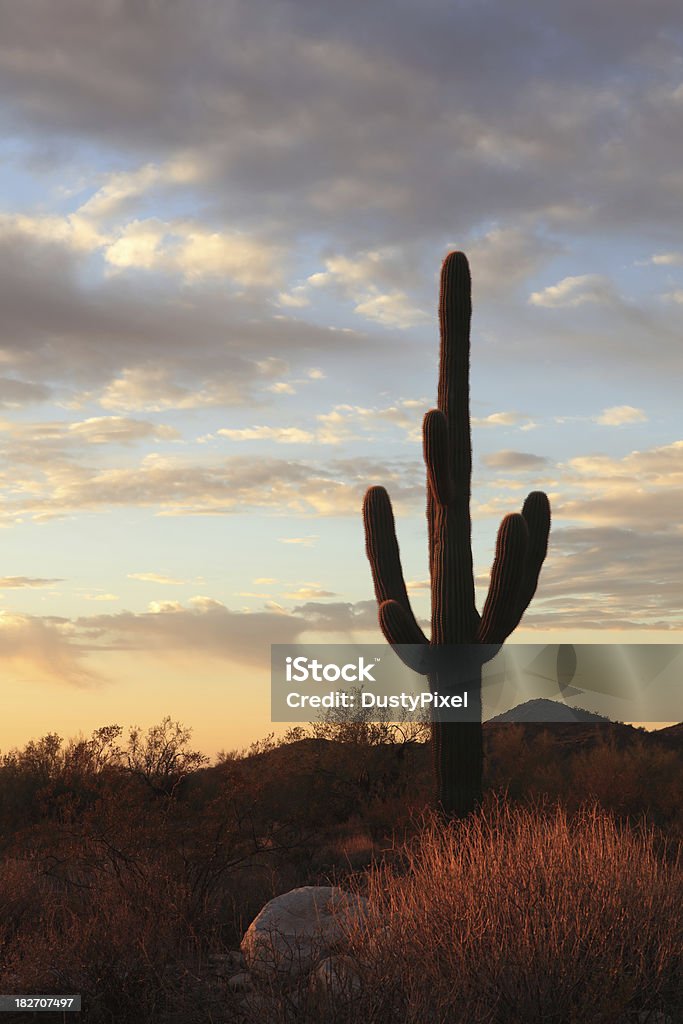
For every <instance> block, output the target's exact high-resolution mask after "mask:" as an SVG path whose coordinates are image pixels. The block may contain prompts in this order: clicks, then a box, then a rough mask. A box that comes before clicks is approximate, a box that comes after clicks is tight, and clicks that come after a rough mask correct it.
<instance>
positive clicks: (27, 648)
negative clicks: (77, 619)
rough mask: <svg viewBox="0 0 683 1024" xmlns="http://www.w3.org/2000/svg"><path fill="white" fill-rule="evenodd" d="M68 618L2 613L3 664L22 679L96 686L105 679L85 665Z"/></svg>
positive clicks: (0, 648)
mask: <svg viewBox="0 0 683 1024" xmlns="http://www.w3.org/2000/svg"><path fill="white" fill-rule="evenodd" d="M70 633H71V630H70V624H69V622H68V620H66V619H40V618H36V617H32V616H29V615H18V614H14V613H11V612H5V611H1V612H0V661H1V662H4V663H5V666H6V667H5V672H6V673H7V674H9V673H10V672H11V673H13V674H15V675H17V676H18V677H19V678H21V679H27V680H30V681H33V680H35V679H39V680H45V681H47V682H52V683H55V682H56V683H66V684H68V685H70V686H78V687H85V686H88V687H89V686H93V685H94V684H96V683H100V682H102V681H103V679H102V677H101V676H100V675H99V674H98V673H96V672H94V671H92V670H91V669H89V668H88V667H87V666H86V665H85V664H84V660H83V659H84V654H85V652H84V651H83V650H81V649H80V648H79V647H78V646H76V645H74V644H73V643H72V641H71V639H70Z"/></svg>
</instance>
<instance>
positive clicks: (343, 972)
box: [310, 953, 362, 1002]
mask: <svg viewBox="0 0 683 1024" xmlns="http://www.w3.org/2000/svg"><path fill="white" fill-rule="evenodd" d="M361 988H362V982H361V977H360V974H359V972H358V964H357V963H356V961H355V960H354V959H353V957H351V956H349V955H348V954H347V953H338V954H337V955H336V956H328V957H325V959H324V960H322V961H321V962H320V963H319V964H318V966H317V967H316V968H315V970H314V971H313V973H312V974H311V978H310V989H311V992H312V993H313V994H314V995H317V996H322V997H323V998H326V999H331V1000H333V1001H334V1002H338V1001H339V1000H343V1001H348V1000H350V999H353V998H354V996H357V995H359V994H360V991H361Z"/></svg>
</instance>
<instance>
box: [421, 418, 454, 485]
mask: <svg viewBox="0 0 683 1024" xmlns="http://www.w3.org/2000/svg"><path fill="white" fill-rule="evenodd" d="M422 433H423V437H424V459H425V465H426V466H427V486H428V487H429V491H430V494H431V496H432V500H433V501H435V502H436V503H437V505H447V504H448V503H449V501H450V500H451V496H452V494H453V484H452V482H451V468H450V456H449V437H448V421H447V420H446V417H445V416H444V414H443V413H442V412H441V411H440V410H439V409H431V410H430V411H429V412H428V413H427V415H426V416H425V418H424V423H423V426H422Z"/></svg>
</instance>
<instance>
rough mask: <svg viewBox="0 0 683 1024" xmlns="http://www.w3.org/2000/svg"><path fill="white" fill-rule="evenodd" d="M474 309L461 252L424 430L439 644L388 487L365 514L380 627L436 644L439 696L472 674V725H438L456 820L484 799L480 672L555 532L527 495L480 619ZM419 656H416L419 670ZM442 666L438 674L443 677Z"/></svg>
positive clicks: (443, 316)
mask: <svg viewBox="0 0 683 1024" xmlns="http://www.w3.org/2000/svg"><path fill="white" fill-rule="evenodd" d="M471 313H472V302H471V282H470V271H469V265H468V263H467V259H466V258H465V255H464V254H463V253H460V252H452V253H450V254H449V255H448V256H447V257H446V259H445V260H444V264H443V267H442V271H441V292H440V300H439V322H440V330H441V356H440V365H439V391H438V408H437V409H432V410H431V411H430V412H428V413H427V414H426V416H425V418H424V425H423V433H424V457H425V463H426V466H427V526H428V532H429V567H430V575H431V586H432V638H431V642H430V641H428V640H427V638H426V636H425V635H424V633H423V632H422V630H421V628H420V626H419V625H418V623H417V621H416V619H415V616H414V615H413V612H412V609H411V607H410V602H409V601H408V593H407V590H406V586H405V581H404V579H403V572H402V569H401V560H400V555H399V549H398V542H397V540H396V532H395V526H394V515H393V511H392V508H391V502H390V500H389V495H388V494H387V492H386V491H385V490H384V488H383V487H371V488H370V490H369V491H368V493H367V494H366V496H365V504H364V510H363V515H364V521H365V535H366V550H367V554H368V559H369V561H370V567H371V569H372V576H373V581H374V585H375V595H376V598H377V603H378V605H379V621H380V626H381V628H382V631H383V633H384V635H385V637H386V639H387V640H388V642H389V643H390V644H392V645H416V644H420V645H428V646H429V647H430V648H431V650H432V652H433V654H434V655H435V657H436V658H437V659H440V660H438V661H435V660H434V658H433V657H431V656H430V654H429V653H428V654H427V656H426V657H425V658H423V659H417V660H421V661H423V662H424V664H425V665H426V666H427V667H426V669H425V671H426V672H427V673H428V675H429V685H430V688H431V690H432V692H436V691H440V692H444V691H449V690H450V691H452V690H453V689H454V687H455V688H456V689H457V688H460V684H461V683H462V679H463V675H465V676H466V677H467V681H468V682H467V690H468V704H469V708H468V712H469V713H468V716H467V717H468V720H467V721H462V722H458V721H440V720H438V718H435V719H434V721H433V724H432V743H433V747H434V773H435V779H436V788H437V803H438V805H439V806H440V808H441V809H442V810H443V812H444V813H445V814H446V815H447V816H449V817H464V816H466V815H467V814H469V813H470V812H471V811H472V810H474V809H475V807H476V806H477V805H478V803H479V802H480V800H481V793H482V773H483V735H482V725H481V669H482V666H483V664H484V663H485V662H486V661H487V660H488V659H489V658H491V657H492V656H493V654H495V652H496V651H497V650H498V649H499V648H500V645H501V644H502V643H503V641H504V640H505V639H506V638H507V637H508V636H509V635H510V633H511V632H512V630H513V629H515V627H516V626H517V625H518V623H519V621H520V619H521V618H522V615H523V614H524V612H525V610H526V608H527V606H528V604H529V602H530V600H531V598H532V597H533V594H534V592H535V590H536V586H537V584H538V576H539V573H540V571H541V566H542V564H543V560H544V558H545V555H546V551H547V546H548V533H549V530H550V507H549V504H548V499H547V497H546V495H545V494H543V493H542V492H540V491H534V492H532V493H531V494H530V495H529V496H528V497H527V499H526V501H525V502H524V506H523V508H522V513H521V515H520V514H519V513H516V514H512V515H508V516H506V517H505V518H504V519H503V522H502V523H501V526H500V529H499V531H498V539H497V542H496V555H495V559H494V563H493V568H492V570H491V583H490V587H489V593H488V596H487V598H486V602H485V604H484V608H483V611H482V614H481V616H480V615H479V613H478V612H477V609H476V606H475V603H474V574H473V566H472V545H471V532H472V531H471V520H470V486H471V476H472V443H471V437H470V412H469V363H470V317H471ZM474 645H482V646H481V647H480V648H477V647H476V646H474ZM458 648H460V650H459V651H458ZM444 650H445V651H447V652H448V657H449V658H450V668H449V667H448V666H447V664H446V663H444V661H443V658H442V657H441V655H442V654H443V652H444ZM477 651H479V654H477ZM399 653H400V647H399ZM415 660H416V659H414V658H411V659H410V665H411V667H414V664H415ZM437 663H438V665H439V668H438V671H435V669H434V665H435V664H437ZM430 666H431V667H430ZM473 711H474V712H475V719H476V720H474V721H472V720H471V718H472V712H473Z"/></svg>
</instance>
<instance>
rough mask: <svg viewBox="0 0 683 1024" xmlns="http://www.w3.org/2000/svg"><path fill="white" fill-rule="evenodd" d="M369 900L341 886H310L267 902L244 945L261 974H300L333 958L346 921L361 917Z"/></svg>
mask: <svg viewBox="0 0 683 1024" xmlns="http://www.w3.org/2000/svg"><path fill="white" fill-rule="evenodd" d="M366 906H367V901H366V900H365V899H363V897H362V896H355V895H354V894H353V893H348V892H344V890H343V889H339V888H338V887H337V886H331V885H306V886H303V887H302V888H301V889H292V891H291V892H286V893H283V895H282V896H276V897H275V899H273V900H271V901H270V903H266V905H265V907H264V908H263V909H262V910H261V912H260V913H259V914H258V915H257V917H255V918H254V920H253V921H252V923H251V924H250V925H249V928H248V929H247V931H246V933H245V935H244V938H243V939H242V944H241V949H242V953H243V954H244V960H245V963H246V966H247V968H248V969H249V970H250V971H253V972H254V974H257V975H259V974H260V975H262V976H263V975H272V974H278V975H287V976H289V977H290V978H293V977H296V976H297V975H299V974H303V973H305V972H307V971H310V970H311V968H312V967H313V966H314V965H315V964H316V963H318V962H319V961H320V960H323V959H324V958H325V957H327V956H329V954H330V953H331V952H333V951H334V950H335V948H336V947H337V946H338V945H339V943H340V942H341V941H342V939H343V937H344V924H345V923H351V922H352V921H354V920H358V919H359V918H361V917H362V916H363V913H364V910H365V908H366Z"/></svg>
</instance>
